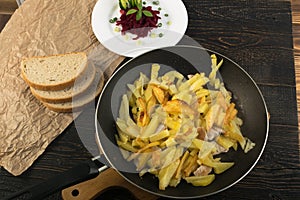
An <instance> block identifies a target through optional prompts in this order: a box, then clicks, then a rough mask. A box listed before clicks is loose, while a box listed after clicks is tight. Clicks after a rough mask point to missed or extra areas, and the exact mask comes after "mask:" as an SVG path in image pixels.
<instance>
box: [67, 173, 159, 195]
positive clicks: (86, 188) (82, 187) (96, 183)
mask: <svg viewBox="0 0 300 200" xmlns="http://www.w3.org/2000/svg"><path fill="white" fill-rule="evenodd" d="M111 187H122V188H125V189H127V190H129V191H130V192H131V193H132V194H133V195H134V196H135V198H137V199H145V200H157V199H158V197H157V196H155V195H153V194H150V193H148V192H145V191H143V190H141V189H139V188H137V187H135V186H134V185H132V184H131V183H129V182H127V181H126V180H125V179H124V178H123V177H121V176H120V175H119V174H118V173H117V172H116V171H115V170H114V169H107V170H105V171H104V172H102V173H101V174H99V175H98V176H97V177H96V178H94V179H91V180H88V181H85V182H82V183H79V184H77V185H74V186H71V187H69V188H66V189H64V190H62V198H63V199H64V200H87V199H94V198H96V197H97V196H99V195H100V194H101V193H102V192H103V191H105V190H106V189H108V188H111Z"/></svg>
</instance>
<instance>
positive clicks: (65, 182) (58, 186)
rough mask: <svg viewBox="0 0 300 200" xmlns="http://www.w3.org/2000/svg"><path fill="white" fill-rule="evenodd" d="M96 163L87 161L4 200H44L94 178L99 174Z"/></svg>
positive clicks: (95, 161)
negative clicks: (57, 192)
mask: <svg viewBox="0 0 300 200" xmlns="http://www.w3.org/2000/svg"><path fill="white" fill-rule="evenodd" d="M97 162H98V161H97V160H89V161H87V162H85V163H82V164H80V165H78V166H76V167H74V168H71V169H69V170H67V171H65V172H62V173H60V174H59V175H57V176H55V177H53V178H51V179H49V180H46V181H45V182H43V183H41V184H37V185H34V186H32V187H29V188H25V189H23V190H21V191H19V192H17V193H15V194H13V195H11V196H9V197H6V198H5V199H6V200H13V199H22V200H23V199H28V200H29V199H37V200H38V199H44V198H45V197H47V196H48V195H50V194H52V193H54V192H56V191H59V190H62V189H64V188H66V187H69V186H71V185H74V184H77V183H79V182H82V181H85V180H88V179H92V178H95V177H96V176H97V175H98V174H99V171H98V169H99V163H97Z"/></svg>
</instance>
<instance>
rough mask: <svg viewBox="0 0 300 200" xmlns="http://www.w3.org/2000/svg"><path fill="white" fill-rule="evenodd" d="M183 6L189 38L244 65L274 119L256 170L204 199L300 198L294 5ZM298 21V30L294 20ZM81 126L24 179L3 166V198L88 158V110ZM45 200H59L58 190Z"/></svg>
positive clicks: (189, 1)
mask: <svg viewBox="0 0 300 200" xmlns="http://www.w3.org/2000/svg"><path fill="white" fill-rule="evenodd" d="M292 2H293V11H299V10H300V9H299V7H300V5H299V3H297V2H296V0H295V1H292ZM184 3H185V5H186V8H187V10H188V13H189V26H188V30H187V32H186V34H187V35H188V36H190V37H192V38H193V39H195V40H196V41H197V42H199V43H200V44H201V45H202V46H203V47H205V48H208V49H212V50H214V51H217V52H220V53H222V54H224V55H225V56H227V57H229V58H231V59H232V60H234V61H236V62H237V63H239V64H240V65H241V66H242V67H243V68H244V69H245V70H246V71H247V72H248V73H249V74H250V75H251V76H252V77H253V79H254V80H255V81H256V82H257V84H258V86H259V88H260V89H261V91H262V93H263V95H264V97H265V100H266V103H267V106H268V109H269V112H270V115H271V119H270V131H269V139H268V142H267V145H266V148H265V151H264V153H263V155H262V157H261V159H260V160H259V162H258V163H257V165H256V166H255V168H254V169H253V170H252V171H251V172H250V173H249V174H248V175H247V176H246V177H245V178H244V179H242V180H241V181H240V182H239V183H237V184H236V185H234V186H233V187H231V188H229V189H227V190H225V191H223V192H221V193H218V194H216V195H214V196H211V197H207V198H205V199H264V200H265V199H297V198H298V199H299V198H300V165H299V128H298V118H297V101H296V100H297V97H296V81H295V78H296V77H295V65H294V62H295V59H294V51H293V32H292V30H293V26H292V24H293V23H292V8H291V2H290V1H284V0H231V1H228V0H202V1H199V0H184ZM296 15H297V14H296ZM297 16H299V15H297ZM298 19H299V18H298ZM293 22H294V25H297V20H293ZM298 23H299V21H298ZM298 36H299V35H298ZM298 36H297V37H298ZM298 39H299V38H298ZM295 41H298V40H296V39H295ZM297 55H299V54H297ZM298 68H300V66H299V67H298ZM296 69H297V68H296ZM298 99H300V98H298ZM78 121H80V122H81V123H80V124H83V125H82V126H80V127H78V126H75V123H72V124H71V125H70V126H69V127H68V128H67V129H66V130H65V132H64V133H63V134H62V135H60V136H59V137H58V138H57V139H56V140H55V141H54V142H53V143H52V144H51V145H50V146H49V147H48V148H47V150H46V152H45V153H44V154H43V155H42V156H41V157H40V158H39V159H38V160H37V161H36V162H35V163H34V164H33V166H32V167H30V168H29V170H27V171H26V172H25V173H24V174H22V175H21V176H18V177H14V176H12V175H10V174H9V173H8V172H6V171H5V170H4V169H0V199H1V198H2V197H5V196H6V195H8V194H11V193H13V192H16V191H18V190H20V189H22V188H24V187H26V186H28V185H31V184H38V183H40V182H42V181H44V180H46V179H48V178H50V177H53V176H55V175H57V174H59V173H60V172H62V171H65V170H67V169H69V168H71V167H73V166H76V165H77V164H78V163H80V162H82V161H85V160H87V159H88V158H91V154H90V153H89V152H88V151H87V150H86V149H85V147H84V146H83V145H82V143H81V141H80V139H79V137H78V135H77V131H78V130H79V129H80V131H85V132H86V133H87V134H93V133H94V132H95V129H94V127H93V115H92V113H90V111H89V110H87V111H85V113H83V115H82V116H80V117H79V118H78ZM48 199H61V196H60V193H59V192H58V193H55V194H53V195H52V196H50V197H49V198H48Z"/></svg>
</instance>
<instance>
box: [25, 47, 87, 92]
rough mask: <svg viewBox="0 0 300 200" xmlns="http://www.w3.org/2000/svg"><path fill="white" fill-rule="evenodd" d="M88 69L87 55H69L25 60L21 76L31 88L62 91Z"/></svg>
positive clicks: (78, 53)
mask: <svg viewBox="0 0 300 200" xmlns="http://www.w3.org/2000/svg"><path fill="white" fill-rule="evenodd" d="M86 67H87V56H86V54H85V53H83V52H77V53H67V54H60V55H53V56H43V57H31V58H27V59H23V60H22V62H21V74H22V77H23V79H24V80H25V81H26V82H27V83H28V85H29V86H31V87H34V88H36V89H40V90H61V89H64V88H66V87H69V86H71V85H72V84H73V83H74V81H75V80H76V78H77V77H79V76H80V75H82V73H83V72H84V70H85V69H86Z"/></svg>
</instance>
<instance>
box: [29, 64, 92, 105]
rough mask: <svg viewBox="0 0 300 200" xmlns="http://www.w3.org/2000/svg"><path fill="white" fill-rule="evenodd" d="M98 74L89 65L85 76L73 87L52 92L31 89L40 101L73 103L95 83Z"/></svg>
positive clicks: (77, 80)
mask: <svg viewBox="0 0 300 200" xmlns="http://www.w3.org/2000/svg"><path fill="white" fill-rule="evenodd" d="M95 74H96V69H95V67H94V65H92V64H88V67H87V69H86V70H85V71H84V74H83V75H82V76H80V77H79V78H77V79H76V80H75V82H74V85H73V86H69V87H67V88H65V89H62V90H56V91H50V90H39V89H35V88H34V87H30V90H31V92H32V94H33V95H34V96H35V97H36V98H37V99H39V100H41V101H44V102H48V103H63V102H68V101H72V98H73V97H76V96H77V95H80V94H81V93H83V92H84V91H85V90H86V89H87V88H88V87H89V86H90V85H91V84H92V82H93V80H94V78H95Z"/></svg>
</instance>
